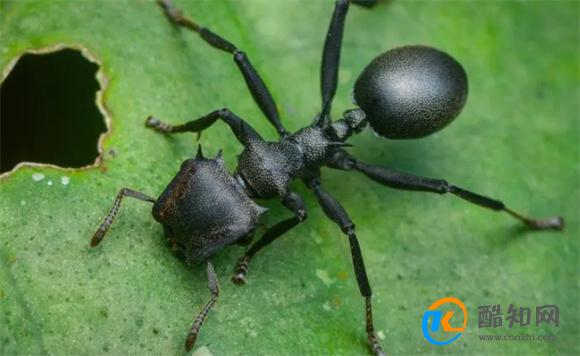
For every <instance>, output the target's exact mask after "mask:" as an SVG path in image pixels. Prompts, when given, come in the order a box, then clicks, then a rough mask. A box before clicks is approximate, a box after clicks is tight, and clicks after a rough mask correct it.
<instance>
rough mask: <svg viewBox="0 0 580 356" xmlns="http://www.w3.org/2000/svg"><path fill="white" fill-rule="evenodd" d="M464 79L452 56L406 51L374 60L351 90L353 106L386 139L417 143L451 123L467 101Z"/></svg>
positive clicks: (426, 50)
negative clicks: (361, 111)
mask: <svg viewBox="0 0 580 356" xmlns="http://www.w3.org/2000/svg"><path fill="white" fill-rule="evenodd" d="M467 91H468V89H467V75H466V74H465V70H464V69H463V67H462V66H461V64H459V62H457V61H456V60H455V59H454V58H453V57H451V56H450V55H448V54H447V53H445V52H442V51H440V50H437V49H435V48H432V47H426V46H404V47H399V48H395V49H392V50H390V51H387V52H385V53H383V54H381V55H380V56H378V57H376V58H375V59H374V60H373V61H372V62H371V63H370V64H369V65H368V66H367V67H366V68H365V69H364V71H363V72H362V73H361V75H360V76H359V77H358V79H357V81H356V83H355V86H354V99H355V100H356V104H357V105H358V106H359V107H360V108H361V109H363V111H364V112H365V113H366V117H367V120H368V122H369V124H370V125H371V127H372V129H373V130H374V131H375V132H376V133H377V134H379V135H380V136H383V137H386V138H395V139H401V138H420V137H424V136H427V135H429V134H432V133H433V132H435V131H438V130H440V129H442V128H443V127H445V126H446V125H447V124H449V123H450V122H451V121H452V120H453V119H454V118H455V117H456V116H457V115H458V114H459V113H460V112H461V109H462V108H463V105H464V104H465V100H466V99H467Z"/></svg>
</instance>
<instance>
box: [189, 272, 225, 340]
mask: <svg viewBox="0 0 580 356" xmlns="http://www.w3.org/2000/svg"><path fill="white" fill-rule="evenodd" d="M207 284H208V286H209V291H210V292H211V297H210V299H209V301H208V302H207V303H206V304H205V305H204V306H203V308H202V309H201V311H200V312H199V314H197V317H196V318H195V320H194V321H193V325H192V326H191V330H189V334H187V339H185V350H187V351H191V349H192V348H193V345H195V341H196V340H197V335H198V334H199V330H200V329H201V326H202V325H203V322H204V320H205V318H206V317H207V313H209V310H210V309H211V307H212V306H213V305H214V304H215V302H216V301H217V300H218V297H219V295H220V285H219V283H218V280H217V276H216V274H215V270H214V268H213V265H212V263H211V261H210V260H207Z"/></svg>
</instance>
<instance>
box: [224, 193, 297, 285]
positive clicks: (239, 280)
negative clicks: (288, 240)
mask: <svg viewBox="0 0 580 356" xmlns="http://www.w3.org/2000/svg"><path fill="white" fill-rule="evenodd" d="M282 204H284V206H285V207H286V208H288V209H290V210H291V211H292V212H293V213H294V217H292V218H290V219H286V220H283V221H281V222H279V223H277V224H276V225H274V226H272V227H271V228H269V229H268V230H267V231H266V232H265V233H264V235H263V236H262V238H261V239H260V240H258V241H256V243H254V244H253V245H252V246H251V247H250V249H249V250H248V251H246V253H245V254H244V256H242V258H240V259H239V261H238V263H237V265H236V268H235V270H234V276H233V277H232V282H234V283H235V284H238V285H241V284H244V283H246V274H247V273H248V267H249V266H248V265H249V263H250V260H251V259H252V257H253V256H254V255H255V254H256V252H258V251H260V250H261V249H262V248H263V247H265V246H267V245H269V244H270V243H271V242H272V241H274V240H276V239H277V238H278V237H280V236H282V235H283V234H284V233H286V232H287V231H288V230H290V229H292V228H293V227H295V226H296V225H298V224H299V223H301V222H302V221H304V220H306V217H307V214H306V207H305V205H304V201H303V200H302V198H301V197H300V196H299V195H298V194H296V193H293V192H290V193H288V194H286V196H284V197H283V198H282Z"/></svg>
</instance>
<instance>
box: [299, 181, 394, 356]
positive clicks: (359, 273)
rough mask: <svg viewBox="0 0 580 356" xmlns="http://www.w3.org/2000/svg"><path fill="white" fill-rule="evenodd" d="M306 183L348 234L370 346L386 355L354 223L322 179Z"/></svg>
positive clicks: (329, 214) (326, 212)
mask: <svg viewBox="0 0 580 356" xmlns="http://www.w3.org/2000/svg"><path fill="white" fill-rule="evenodd" d="M306 185H307V186H308V188H310V189H311V190H312V191H314V193H315V194H316V198H317V199H318V202H319V204H320V205H321V206H322V210H323V211H324V213H325V214H326V216H328V217H329V218H330V219H331V220H332V221H334V222H335V223H336V224H337V225H338V226H339V227H340V229H341V230H342V232H343V233H344V234H345V235H347V236H348V242H349V244H350V253H351V255H352V264H353V267H354V273H355V275H356V281H357V283H358V288H359V291H360V293H361V295H362V296H363V297H364V299H365V320H366V333H367V339H368V342H369V346H370V347H371V349H372V351H373V352H374V354H375V355H377V356H384V355H385V353H384V351H383V349H382V348H381V345H380V344H379V341H378V339H377V336H376V335H375V326H374V323H373V309H372V305H371V298H372V296H373V292H372V289H371V285H370V283H369V279H368V277H367V271H366V268H365V263H364V260H363V256H362V252H361V250H360V245H359V243H358V239H357V237H356V233H355V230H354V224H353V223H352V221H351V220H350V217H349V216H348V214H347V213H346V211H345V210H344V208H343V207H342V205H341V204H340V203H339V202H338V201H337V200H336V199H334V198H333V197H332V196H331V195H330V194H328V193H327V192H325V191H324V190H322V187H321V185H320V181H319V179H318V178H313V179H312V178H311V179H308V180H306Z"/></svg>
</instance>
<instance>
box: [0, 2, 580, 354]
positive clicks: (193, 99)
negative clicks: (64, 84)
mask: <svg viewBox="0 0 580 356" xmlns="http://www.w3.org/2000/svg"><path fill="white" fill-rule="evenodd" d="M176 3H177V4H178V5H179V6H180V7H182V8H183V9H184V11H185V13H186V14H187V15H189V16H191V17H192V18H195V19H197V20H198V21H199V22H200V23H203V24H204V25H206V26H208V27H211V28H212V29H213V30H215V31H216V32H217V33H220V34H222V35H223V36H224V37H226V38H228V39H229V40H231V41H232V42H233V43H235V44H237V45H238V46H239V47H240V48H242V49H243V50H245V51H246V52H247V53H248V54H249V56H250V59H251V60H252V62H253V63H254V64H255V65H256V67H257V69H258V70H259V71H260V73H261V74H262V75H263V77H264V80H265V81H266V82H267V84H268V85H269V87H270V89H271V91H272V93H273V96H274V97H275V99H276V101H277V103H278V105H279V108H280V111H281V113H282V116H283V121H284V123H285V125H286V126H287V127H288V128H290V129H293V130H296V129H299V128H300V127H302V126H304V125H307V124H308V123H310V121H311V119H312V117H313V116H314V115H315V114H316V112H317V111H318V110H319V101H320V100H319V89H318V88H319V84H318V75H319V74H318V69H319V63H320V57H321V50H322V43H323V40H324V36H325V31H326V28H327V26H328V22H329V19H330V15H331V12H332V9H333V2H332V1H255V0H252V1H227V2H224V1H176ZM0 6H1V8H0V14H1V17H2V23H1V29H0V30H1V33H0V37H1V42H0V43H1V44H0V67H1V68H2V69H3V70H5V68H6V66H7V65H8V63H9V62H10V61H12V60H14V59H15V58H16V57H17V56H19V55H21V54H22V53H23V52H25V51H27V50H30V49H34V48H41V47H52V46H54V45H56V44H64V45H70V46H83V47H86V48H87V49H88V50H89V51H90V52H91V53H92V54H93V55H94V56H95V57H97V58H98V59H99V61H101V62H102V65H103V68H102V69H103V71H104V74H105V75H106V77H107V78H108V79H107V80H108V87H107V89H106V93H105V98H104V100H105V105H106V107H107V108H108V111H109V113H110V116H111V120H112V129H111V133H110V134H109V135H108V136H107V137H106V139H105V141H104V151H105V155H104V162H103V164H102V166H101V167H100V168H93V169H86V170H80V171H74V170H73V171H70V170H69V171H65V170H62V169H57V168H49V167H46V168H42V167H35V168H31V167H24V168H20V169H18V170H17V171H16V172H13V173H11V174H9V175H4V176H2V178H0V353H2V354H5V355H8V354H58V355H66V354H115V355H120V354H137V353H139V354H182V353H183V341H184V338H185V335H186V333H187V330H188V328H189V326H190V324H191V322H192V318H193V317H194V315H195V314H196V313H197V311H198V310H199V308H200V307H201V305H202V304H203V303H204V302H205V301H206V299H207V298H208V295H209V292H208V290H207V282H206V277H205V271H204V269H203V268H199V269H193V270H190V269H188V268H187V267H186V266H185V265H183V264H182V263H181V262H180V261H178V260H177V259H175V258H174V257H173V256H172V255H171V253H170V251H169V249H168V248H167V246H166V244H165V241H164V238H163V235H162V228H161V226H160V225H158V224H156V223H155V222H154V220H153V219H152V217H151V216H150V212H149V210H150V207H149V206H148V205H147V204H145V203H142V202H138V201H135V200H126V202H125V204H124V206H123V208H122V209H121V213H120V215H119V217H118V220H117V223H116V224H115V225H114V226H113V227H112V229H111V231H110V233H109V235H108V236H107V239H106V241H104V243H103V244H102V245H101V246H99V248H97V249H94V250H91V249H90V248H89V247H88V243H89V240H90V237H91V235H92V233H93V232H94V230H95V229H96V227H97V226H98V224H99V223H100V220H101V218H102V217H103V215H104V214H105V212H106V211H107V210H108V209H109V207H110V205H111V204H112V201H113V198H114V196H115V194H116V193H117V191H118V189H120V188H121V187H130V188H133V189H135V190H139V191H142V192H145V193H148V194H150V195H157V194H159V193H160V192H161V191H162V189H163V188H164V186H165V185H166V184H167V183H168V182H169V180H170V179H171V178H172V176H173V175H174V174H175V173H176V171H177V170H178V168H179V166H180V163H181V161H182V160H184V159H185V158H187V157H191V156H192V155H193V154H194V152H195V146H196V142H195V138H194V136H193V135H183V136H178V137H172V138H166V137H163V136H161V135H158V134H155V133H154V132H152V131H149V130H146V129H145V128H144V126H143V122H144V119H145V117H146V116H148V115H150V114H155V115H157V116H159V117H163V118H166V119H167V120H168V121H170V122H173V123H178V122H182V121H184V120H187V119H191V118H195V117H198V116H200V115H202V114H205V113H207V112H209V111H211V110H213V109H216V108H221V107H225V106H227V107H228V108H230V109H231V110H232V111H234V112H236V113H238V114H239V115H240V116H242V117H244V118H246V119H247V120H248V121H249V122H250V123H251V124H252V125H253V126H254V127H255V128H256V129H258V130H259V131H260V132H261V133H262V134H263V135H264V136H265V137H267V138H269V139H274V138H275V137H276V135H275V132H274V130H273V129H272V128H271V126H270V125H269V124H268V122H267V121H266V120H265V119H264V118H263V116H262V114H261V112H260V111H259V110H258V108H257V107H256V106H255V105H254V103H253V102H252V100H251V97H250V95H249V93H248V91H247V90H246V87H245V84H244V82H243V79H242V77H241V75H240V74H239V73H238V71H237V68H236V66H235V65H234V64H233V63H232V61H231V58H230V57H229V56H228V55H225V54H223V53H220V52H218V51H216V50H213V49H211V48H209V47H208V46H207V45H206V44H205V43H203V42H202V41H201V40H199V39H198V38H196V36H194V35H192V34H191V33H187V32H186V31H179V30H176V29H174V28H173V27H172V26H171V25H170V24H169V23H168V22H167V20H166V19H165V17H164V16H163V15H162V14H161V12H160V10H159V9H158V8H157V6H156V5H155V4H154V3H152V2H150V1H138V0H136V1H18V2H12V1H8V2H7V1H2V2H0ZM579 10H580V9H579V3H578V2H576V1H569V2H566V1H529V2H524V1H493V2H491V1H490V2H484V1H475V2H467V1H465V2H461V1H415V2H403V1H393V2H388V3H381V4H380V5H379V6H377V7H376V8H374V9H372V10H365V9H361V8H359V7H355V6H353V7H351V10H350V12H349V15H348V20H347V25H346V31H345V38H344V46H343V52H342V53H343V54H342V63H341V70H340V86H339V89H338V93H337V97H336V101H335V104H334V108H333V109H334V111H333V113H334V116H335V117H337V116H338V115H340V113H341V112H342V111H343V110H345V109H347V108H350V107H351V106H352V105H351V103H350V99H349V98H350V92H351V88H352V85H353V83H354V81H355V79H356V77H357V75H358V73H360V71H361V70H362V69H363V68H364V66H365V65H366V64H367V63H368V62H369V61H370V60H371V59H372V58H374V57H375V56H376V55H377V54H379V53H381V52H383V51H385V50H388V49H390V48H393V47H395V46H399V45H403V44H418V43H420V44H426V45H431V46H434V47H437V48H440V49H442V50H445V51H447V52H449V53H450V54H452V55H453V56H454V57H455V58H457V59H458V60H459V61H460V62H461V63H462V64H463V65H464V67H465V69H466V71H467V73H468V76H469V80H470V97H469V99H468V102H467V106H466V107H465V109H464V111H463V113H462V114H461V116H460V117H459V118H458V119H457V120H456V122H454V123H453V124H452V125H451V126H449V127H448V128H447V129H445V130H444V131H442V132H440V133H437V134H435V135H432V136H430V137H428V138H425V139H422V140H412V141H387V140H381V139H378V138H376V137H374V136H373V135H372V134H370V133H369V132H366V133H364V134H362V135H360V136H359V137H356V138H354V139H353V140H352V143H353V144H354V145H355V146H354V147H353V148H352V149H351V152H352V153H353V154H355V155H356V156H358V157H359V158H361V159H362V160H364V161H367V162H371V163H375V164H382V165H386V166H389V167H393V168H397V169H400V170H406V171H410V172H413V173H416V174H421V175H426V176H433V177H441V178H445V179H447V180H448V181H450V182H452V183H455V184H457V185H460V186H463V187H466V188H470V189H472V190H474V191H476V192H480V193H484V194H489V195H491V196H494V197H497V198H501V199H502V200H504V201H505V202H506V203H507V204H508V205H509V206H511V207H512V208H514V209H515V210H518V211H522V212H525V213H530V214H531V215H534V216H550V215H555V214H561V215H563V216H564V217H565V218H566V219H567V227H566V230H565V232H563V233H557V232H541V233H537V232H536V233H532V232H528V231H525V230H523V229H521V228H520V227H519V225H518V224H517V223H516V222H515V221H513V220H512V219H510V218H509V217H508V216H507V215H503V214H496V213H493V212H490V211H487V210H484V209H481V208H478V207H476V206H472V205H469V204H467V203H465V202H463V201H460V200H459V199H455V198H452V197H440V196H436V195H429V194H423V193H409V192H400V191H393V190H389V189H386V188H384V187H381V186H378V185H377V184H374V183H372V182H369V181H367V180H365V179H364V178H363V177H362V176H359V175H356V174H349V173H344V172H336V171H328V170H326V171H324V181H325V185H326V187H327V189H328V191H330V192H332V194H334V195H335V196H336V197H337V198H338V199H340V201H341V202H342V203H343V205H344V206H345V208H346V209H347V210H348V212H349V213H350V215H351V217H352V218H353V220H354V221H355V223H356V224H357V229H358V235H359V238H360V240H361V245H362V250H363V253H364V255H365V258H366V264H367V268H368V272H369V277H370V280H371V283H372V285H373V288H374V306H375V320H376V327H377V329H378V331H379V336H380V337H381V339H382V340H381V342H382V344H383V346H384V348H385V349H386V350H387V351H388V352H389V353H391V354H402V355H405V354H418V353H432V354H446V353H450V354H494V355H495V354H505V355H513V354H522V355H530V354H542V355H554V354H561V355H569V354H578V353H580V346H579V341H578V335H579V332H580V330H579V325H580V323H579V322H580V320H579V315H580V313H579V305H578V300H579V298H578V291H579V282H580V279H579V243H578V226H579V225H578V215H579V214H578V210H579V209H578V204H579V201H580V196H579V172H578V169H579V166H578V162H579V160H578V155H579V147H578V142H579V141H578V131H579V130H578V129H579V127H578V117H579V112H578V111H579V102H578V100H579V99H578V98H579V96H578V94H579V93H578V84H579V73H578V51H579V50H578V43H579V33H578V31H579V30H578V28H579V20H578V17H579ZM5 75H6V73H4V76H5ZM70 100H71V101H74V100H75V98H70ZM31 105H34V103H31ZM78 119H79V120H83V119H84V118H83V116H82V115H80V116H79V118H78ZM33 129H34V128H32V127H31V130H33ZM66 134H70V135H74V132H68V133H66ZM201 143H202V144H203V147H204V150H205V151H206V152H207V153H208V154H213V153H215V152H217V150H218V149H220V148H223V149H224V154H225V158H226V161H227V165H228V166H229V167H230V168H232V169H233V168H234V167H235V158H236V154H237V153H239V152H240V146H239V145H238V144H237V142H236V141H235V140H234V139H233V136H232V135H231V134H230V132H229V130H228V129H227V128H226V127H225V125H222V124H218V125H216V127H215V128H212V129H211V130H209V131H208V132H207V133H205V134H204V136H203V138H202V139H201ZM113 152H114V153H115V154H112V153H113ZM34 173H42V174H44V176H45V178H44V179H43V180H40V181H35V180H34V179H32V175H33V174H34ZM63 176H66V177H68V178H70V182H69V184H66V185H65V184H62V183H61V182H62V181H61V179H62V177H63ZM49 182H51V185H49ZM295 187H296V188H295V189H296V190H297V191H298V192H299V193H301V194H302V195H303V196H305V197H306V202H307V204H308V207H309V209H310V210H309V219H308V221H307V222H306V223H305V224H302V225H301V226H299V227H298V228H296V229H295V230H293V231H292V232H291V233H289V234H288V235H287V236H286V237H284V238H282V239H280V240H279V241H276V242H275V243H274V244H272V246H271V247H270V248H268V249H265V250H264V251H263V252H262V253H260V254H259V255H258V256H257V257H256V258H255V260H254V261H253V263H252V265H251V272H250V276H249V284H248V285H246V286H245V287H238V286H235V285H233V284H232V283H230V282H229V277H230V274H231V271H232V269H233V267H234V264H235V261H236V259H237V258H238V257H239V256H240V255H241V254H242V253H243V248H242V247H231V248H229V249H227V250H225V251H223V253H220V254H219V255H218V256H217V257H216V258H214V264H215V265H216V270H217V273H218V275H219V277H220V280H221V286H222V294H221V298H220V300H219V301H218V303H217V305H216V307H215V308H214V309H213V310H212V311H211V313H210V315H209V318H208V321H207V322H206V324H205V325H204V328H203V330H202V333H201V335H200V337H199V339H198V343H197V345H196V346H197V348H201V347H203V348H202V349H201V350H200V351H199V352H200V353H205V354H208V352H209V353H211V354H213V355H231V354H242V355H246V354H256V355H265V354H299V353H302V354H361V355H364V354H368V349H367V347H366V340H365V334H364V311H363V300H362V298H360V296H359V295H358V289H357V287H356V283H355V280H354V275H353V272H352V267H351V262H350V254H349V249H348V243H347V240H346V239H345V238H344V237H343V236H342V234H341V233H340V231H339V229H338V228H337V227H336V226H335V225H334V224H333V223H332V222H330V221H329V220H327V219H326V218H325V217H324V215H323V213H322V211H321V209H320V208H319V207H318V206H317V205H316V202H315V200H314V199H313V197H312V195H311V194H310V193H309V192H308V191H306V189H304V188H303V187H302V186H301V185H300V184H296V185H295ZM265 205H266V206H268V207H269V208H271V212H270V214H269V215H268V216H267V218H266V224H267V225H272V224H274V223H275V222H277V221H279V220H280V219H282V218H284V217H286V216H288V214H287V213H286V212H285V210H284V209H283V208H280V206H279V204H278V203H277V202H268V203H265ZM261 232H263V230H262V231H260V233H261ZM445 296H454V297H457V298H460V299H461V300H462V301H463V302H464V303H465V304H466V306H467V309H468V311H469V313H470V314H469V321H468V327H467V330H466V332H465V334H464V335H463V336H462V337H461V338H460V339H459V340H458V341H457V342H454V343H453V344H451V345H449V346H444V347H439V346H434V345H430V344H429V343H427V342H426V341H425V339H424V338H423V336H422V333H421V327H420V325H421V317H422V315H423V313H424V311H425V310H426V308H427V307H428V306H429V305H431V304H432V303H433V302H434V301H435V300H437V299H439V298H441V297H445ZM510 303H513V304H516V305H517V306H527V307H532V308H533V307H535V306H537V305H543V304H556V305H558V306H559V307H560V327H559V328H556V327H553V326H547V325H543V326H541V327H536V326H535V325H531V326H529V327H527V328H519V327H514V328H512V329H509V328H507V327H504V328H499V329H493V330H490V329H479V328H478V325H477V307H478V306H480V305H484V304H501V305H502V307H504V309H505V310H504V312H505V311H507V306H508V305H509V304H510ZM524 333H528V334H540V335H557V337H558V340H557V341H555V342H532V341H530V342H501V343H500V342H496V343H490V342H487V343H486V342H481V341H480V340H479V335H482V334H498V335H503V334H510V335H516V334H524Z"/></svg>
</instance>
